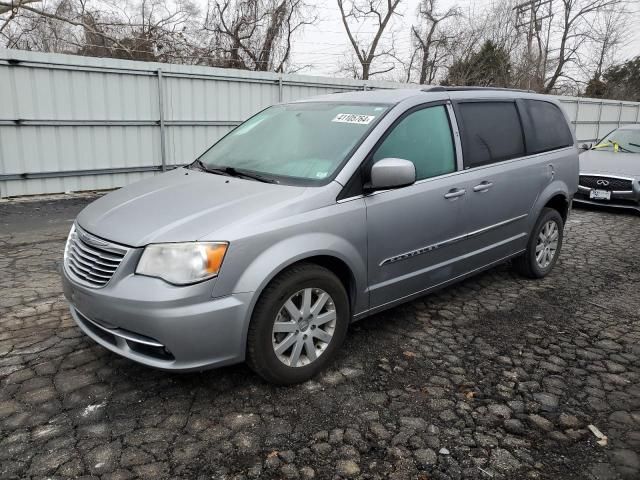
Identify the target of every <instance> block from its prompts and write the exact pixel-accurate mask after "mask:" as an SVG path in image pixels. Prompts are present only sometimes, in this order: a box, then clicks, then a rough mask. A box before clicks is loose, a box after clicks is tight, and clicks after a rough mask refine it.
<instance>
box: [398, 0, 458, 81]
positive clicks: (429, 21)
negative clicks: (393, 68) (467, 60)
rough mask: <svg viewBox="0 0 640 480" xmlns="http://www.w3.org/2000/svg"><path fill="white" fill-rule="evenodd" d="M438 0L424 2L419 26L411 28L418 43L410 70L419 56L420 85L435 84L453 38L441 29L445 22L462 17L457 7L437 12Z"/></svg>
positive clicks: (419, 16) (419, 15)
mask: <svg viewBox="0 0 640 480" xmlns="http://www.w3.org/2000/svg"><path fill="white" fill-rule="evenodd" d="M436 6H437V0H422V2H421V3H420V5H419V6H418V20H419V22H420V23H419V24H418V26H415V25H413V26H412V27H411V34H412V36H413V40H414V41H415V43H416V49H415V53H414V54H413V55H412V57H411V64H410V68H411V66H412V64H413V60H414V56H417V57H418V58H417V60H418V62H419V64H418V72H419V78H418V82H419V83H420V84H430V83H433V81H434V79H435V77H436V74H437V73H438V70H439V69H440V68H441V66H442V62H443V61H444V60H445V59H446V57H447V55H448V52H447V51H446V48H445V47H446V46H447V43H448V42H449V41H450V39H451V37H450V35H448V34H447V33H446V32H443V30H442V29H441V28H440V27H441V25H442V23H443V22H446V21H447V20H448V19H450V18H455V17H458V16H460V10H459V8H458V7H457V6H454V7H451V8H449V9H448V10H446V11H445V12H443V13H438V12H436Z"/></svg>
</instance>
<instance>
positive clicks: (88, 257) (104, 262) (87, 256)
mask: <svg viewBox="0 0 640 480" xmlns="http://www.w3.org/2000/svg"><path fill="white" fill-rule="evenodd" d="M70 248H71V249H72V250H74V251H75V253H77V254H78V255H79V256H81V257H82V258H84V259H86V260H88V261H90V262H95V263H97V264H99V265H102V266H104V267H106V268H114V267H117V266H118V264H119V263H120V262H116V261H112V260H108V261H109V262H111V263H107V260H103V259H100V258H97V257H95V256H93V254H90V253H87V252H86V251H82V250H80V249H79V248H78V247H76V246H75V245H71V247H70Z"/></svg>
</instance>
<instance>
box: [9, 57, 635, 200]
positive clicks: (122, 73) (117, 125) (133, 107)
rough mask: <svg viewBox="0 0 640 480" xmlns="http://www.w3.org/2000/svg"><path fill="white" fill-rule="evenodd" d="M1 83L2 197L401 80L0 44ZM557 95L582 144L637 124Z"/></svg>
mask: <svg viewBox="0 0 640 480" xmlns="http://www.w3.org/2000/svg"><path fill="white" fill-rule="evenodd" d="M0 85H1V86H2V97H1V98H2V100H1V101H0V197H7V196H16V195H33V194H41V193H54V192H67V191H79V190H94V189H107V188H114V187H118V186H121V185H124V184H127V183H131V182H132V181H135V180H138V179H140V178H143V177H145V176H148V175H153V174H154V173H155V172H159V171H162V170H165V169H167V168H172V167H173V166H174V165H181V164H184V163H188V162H191V161H192V160H193V159H194V158H195V157H196V156H197V155H198V154H199V153H201V152H202V151H203V150H204V149H205V148H206V147H207V146H208V145H210V144H211V143H213V142H214V141H215V140H216V139H218V138H220V137H221V136H222V135H224V134H225V133H226V132H228V131H229V130H230V129H231V128H233V127H234V126H235V125H237V124H238V123H240V122H241V121H242V120H244V119H246V118H247V117H249V116H250V115H252V114H253V113H255V112H257V111H258V110H260V109H262V108H264V107H266V106H268V105H271V104H274V103H278V102H286V101H290V100H295V99H299V98H304V97H310V96H313V95H320V94H326V93H333V92H343V91H349V90H356V89H360V90H363V89H368V88H372V89H377V88H401V87H407V86H408V85H404V84H400V83H391V82H380V81H360V80H348V79H335V78H323V77H307V76H300V75H279V74H274V73H257V72H247V71H242V70H227V69H217V68H208V67H193V66H183V65H168V64H160V63H148V62H133V61H128V60H115V59H103V58H89V57H78V56H72V55H59V54H45V53H38V52H25V51H19V50H3V49H0ZM409 86H412V87H416V86H415V85H409ZM559 98H560V100H561V101H562V102H563V103H564V104H565V108H566V109H567V111H568V113H569V115H570V116H571V118H572V119H573V120H574V123H575V125H576V132H577V136H578V139H579V140H580V141H592V140H594V139H596V138H599V137H600V136H601V135H602V134H604V133H606V132H608V131H609V130H610V129H612V128H614V127H616V126H617V125H620V124H626V123H637V122H638V121H639V115H640V104H638V103H631V102H615V101H600V100H593V99H586V98H575V97H559Z"/></svg>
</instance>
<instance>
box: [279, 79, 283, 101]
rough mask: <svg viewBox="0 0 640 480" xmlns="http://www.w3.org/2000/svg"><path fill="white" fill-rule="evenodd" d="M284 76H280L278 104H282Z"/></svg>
mask: <svg viewBox="0 0 640 480" xmlns="http://www.w3.org/2000/svg"><path fill="white" fill-rule="evenodd" d="M282 87H283V86H282V74H280V75H279V76H278V103H282V97H283V95H282Z"/></svg>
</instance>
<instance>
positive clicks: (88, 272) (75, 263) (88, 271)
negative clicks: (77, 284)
mask: <svg viewBox="0 0 640 480" xmlns="http://www.w3.org/2000/svg"><path fill="white" fill-rule="evenodd" d="M69 262H71V263H73V265H74V266H75V267H76V268H77V269H79V270H82V271H83V272H86V273H87V275H91V276H92V277H98V278H105V279H107V280H108V279H110V278H111V275H103V274H99V273H95V272H93V271H92V270H91V267H86V266H83V265H82V264H80V263H79V262H78V261H77V260H76V259H75V258H70V259H69Z"/></svg>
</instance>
